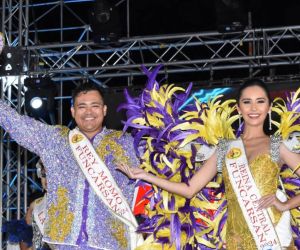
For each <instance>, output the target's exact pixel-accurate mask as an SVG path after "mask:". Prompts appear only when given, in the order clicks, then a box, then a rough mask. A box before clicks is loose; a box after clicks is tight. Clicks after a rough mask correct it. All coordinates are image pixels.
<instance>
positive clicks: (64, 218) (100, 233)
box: [0, 100, 139, 250]
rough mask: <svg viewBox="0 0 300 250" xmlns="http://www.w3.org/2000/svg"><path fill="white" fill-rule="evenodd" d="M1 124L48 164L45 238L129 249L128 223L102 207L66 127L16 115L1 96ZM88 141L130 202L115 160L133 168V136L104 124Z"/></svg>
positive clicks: (66, 245)
mask: <svg viewBox="0 0 300 250" xmlns="http://www.w3.org/2000/svg"><path fill="white" fill-rule="evenodd" d="M0 125H1V126H2V127H3V128H4V129H5V130H6V131H8V132H9V133H10V135H11V137H12V138H13V139H14V140H16V141H17V143H19V144H20V145H21V146H23V147H25V148H27V149H28V150H30V151H32V152H34V153H36V154H37V155H39V156H40V157H41V159H42V161H43V162H44V165H45V166H46V168H47V182H48V195H47V212H48V213H47V222H46V227H45V236H44V240H45V241H47V242H49V243H51V244H55V245H54V246H55V248H56V249H113V250H115V249H130V246H129V245H130V241H129V237H128V228H127V226H126V225H124V224H123V223H122V222H120V221H119V220H117V219H115V218H114V217H113V216H112V215H111V214H110V213H109V212H108V211H107V209H106V207H105V205H104V204H103V203H102V202H101V201H100V200H99V198H98V197H97V196H96V194H95V193H94V191H93V190H92V189H91V188H90V186H89V184H88V182H87V181H86V180H85V177H84V175H83V173H82V172H81V170H80V168H79V166H78V165H77V163H76V160H75V158H74V156H73V153H72V151H71V148H70V146H69V143H68V128H66V127H57V126H49V125H46V124H44V123H41V122H39V121H36V120H34V119H32V118H29V117H27V116H21V115H19V114H17V112H16V111H15V110H14V109H12V108H10V107H9V106H7V105H6V104H5V103H4V102H3V101H2V100H0ZM92 144H93V146H94V147H95V149H96V150H97V152H98V154H99V155H100V157H101V158H102V159H103V160H104V161H105V163H106V165H107V167H108V168H109V170H110V171H111V173H112V176H113V177H114V179H115V180H116V182H117V184H118V185H119V187H120V189H121V190H122V191H123V193H124V196H125V197H126V198H127V201H128V203H129V204H130V205H131V204H132V198H133V193H134V185H133V184H129V180H128V179H127V178H126V177H125V176H124V175H123V174H122V173H120V172H118V171H116V170H115V167H116V166H115V163H116V162H117V161H126V162H127V163H128V164H130V165H131V166H138V164H139V162H138V159H137V157H136V154H135V150H134V148H133V139H132V137H131V136H130V135H128V134H124V135H122V133H121V132H120V131H116V130H109V129H106V128H104V129H103V130H102V132H100V133H99V134H97V135H96V136H95V137H94V138H93V140H92Z"/></svg>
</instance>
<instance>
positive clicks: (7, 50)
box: [0, 46, 23, 76]
mask: <svg viewBox="0 0 300 250" xmlns="http://www.w3.org/2000/svg"><path fill="white" fill-rule="evenodd" d="M21 72H23V51H22V49H21V47H8V46H4V47H3V50H2V53H1V57H0V75H1V76H8V75H9V76H12V75H20V74H21Z"/></svg>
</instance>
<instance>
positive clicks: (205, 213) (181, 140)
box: [120, 67, 235, 250]
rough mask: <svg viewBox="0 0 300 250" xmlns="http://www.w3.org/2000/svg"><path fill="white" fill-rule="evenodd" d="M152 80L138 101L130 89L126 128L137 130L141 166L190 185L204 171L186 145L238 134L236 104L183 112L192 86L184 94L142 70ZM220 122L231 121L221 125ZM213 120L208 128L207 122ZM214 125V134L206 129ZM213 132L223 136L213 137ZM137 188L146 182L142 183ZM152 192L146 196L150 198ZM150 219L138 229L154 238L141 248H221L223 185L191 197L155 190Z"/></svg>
mask: <svg viewBox="0 0 300 250" xmlns="http://www.w3.org/2000/svg"><path fill="white" fill-rule="evenodd" d="M143 70H144V72H145V74H146V75H147V77H148V82H147V85H146V87H145V89H144V90H143V92H142V94H141V95H140V96H139V97H138V98H132V97H131V96H130V95H129V94H128V92H127V91H125V96H126V99H127V103H125V104H123V105H121V107H120V108H124V109H126V110H127V118H128V119H127V121H126V122H124V125H125V126H124V129H125V130H126V129H127V128H128V127H131V128H132V133H133V135H134V143H135V148H136V150H137V152H138V153H139V154H140V157H141V159H142V164H141V167H142V168H143V169H145V170H146V171H148V172H151V173H153V174H155V175H157V176H160V177H161V178H165V179H168V180H170V181H174V182H185V183H188V180H189V179H190V178H191V177H192V176H193V174H194V173H195V171H197V169H198V168H199V164H197V163H195V160H194V159H195V152H196V149H195V148H194V147H193V146H192V147H191V149H189V150H188V149H187V148H186V147H184V146H185V145H187V144H189V143H190V142H192V141H193V142H200V143H206V144H216V143H217V140H218V139H220V138H222V137H223V136H226V137H228V138H231V137H232V136H234V135H233V132H232V129H230V128H229V125H230V124H232V122H233V121H234V119H235V118H230V114H231V113H232V112H233V111H234V109H232V108H229V106H230V104H231V102H226V103H223V104H221V102H220V100H219V99H214V100H213V101H211V102H209V103H208V104H201V103H200V102H198V101H195V104H194V105H192V106H188V107H186V108H183V109H182V108H181V107H182V105H183V104H184V103H185V102H186V100H187V99H188V97H189V94H190V91H191V88H192V85H191V84H190V85H189V86H188V88H187V89H186V90H185V89H183V88H181V87H176V86H174V85H162V86H160V85H159V83H158V82H157V81H156V80H155V79H156V75H157V73H158V71H159V67H158V68H156V69H154V70H153V72H149V71H148V70H147V69H146V68H143ZM221 119H223V120H224V121H226V122H225V123H223V122H221ZM208 122H210V124H209V125H208V124H207V123H208ZM207 126H210V129H211V130H210V132H206V133H204V131H205V130H206V129H207V128H208V127H207ZM214 131H218V132H219V133H218V134H217V135H215V136H214V137H211V135H213V134H214V133H213V132H214ZM138 185H140V186H143V185H144V183H143V182H141V181H139V182H138ZM148 194H149V192H148V193H147V195H148ZM148 199H149V203H148V205H147V206H146V218H145V221H144V222H143V223H141V224H140V226H139V231H140V232H142V233H147V234H149V235H150V236H149V237H148V238H147V240H146V242H145V244H144V245H143V246H141V247H140V248H139V249H149V247H150V246H151V249H162V247H163V246H164V249H176V250H179V249H196V248H199V249H216V248H220V247H221V245H222V236H224V223H225V217H226V209H225V208H226V206H225V201H224V197H223V187H222V186H220V180H219V179H216V180H214V181H213V182H211V183H210V184H209V185H208V186H207V187H206V188H204V189H203V190H202V191H201V193H199V195H197V196H196V197H194V198H192V199H185V198H183V197H181V196H178V195H175V194H171V193H168V192H167V191H164V190H161V189H160V188H158V187H156V186H153V193H152V195H150V196H149V197H148Z"/></svg>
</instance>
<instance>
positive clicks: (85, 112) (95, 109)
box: [71, 90, 107, 138]
mask: <svg viewBox="0 0 300 250" xmlns="http://www.w3.org/2000/svg"><path fill="white" fill-rule="evenodd" d="M106 110H107V107H106V105H104V102H103V98H102V97H101V95H100V94H99V92H98V91H96V90H91V91H88V92H81V93H79V95H78V96H77V97H76V98H75V101H74V106H73V107H72V108H71V113H72V116H73V118H74V119H75V121H76V123H77V126H78V128H79V129H80V131H81V132H83V133H84V134H85V135H86V136H87V137H88V138H92V137H93V136H95V135H96V134H97V133H98V132H100V131H101V130H102V124H103V120H104V117H105V116H106Z"/></svg>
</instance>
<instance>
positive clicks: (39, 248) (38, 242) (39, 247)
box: [31, 196, 50, 250]
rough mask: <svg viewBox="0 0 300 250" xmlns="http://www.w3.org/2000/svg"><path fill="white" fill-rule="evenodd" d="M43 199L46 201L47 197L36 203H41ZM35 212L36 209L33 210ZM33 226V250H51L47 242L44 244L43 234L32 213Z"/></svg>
mask: <svg viewBox="0 0 300 250" xmlns="http://www.w3.org/2000/svg"><path fill="white" fill-rule="evenodd" d="M42 199H46V196H44V197H42V198H39V199H37V200H35V201H34V203H36V202H41V201H42ZM33 210H34V208H33ZM31 226H32V231H33V237H32V249H33V250H49V249H50V247H49V246H48V244H47V243H46V242H43V234H42V232H41V230H40V229H39V227H38V225H37V223H36V221H35V217H34V215H33V213H32V220H31Z"/></svg>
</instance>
